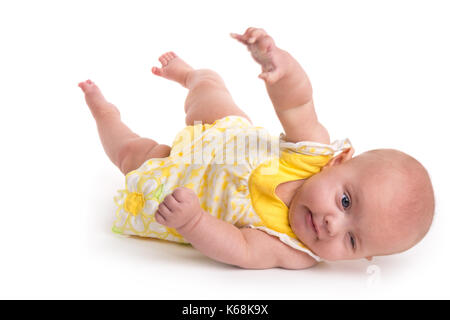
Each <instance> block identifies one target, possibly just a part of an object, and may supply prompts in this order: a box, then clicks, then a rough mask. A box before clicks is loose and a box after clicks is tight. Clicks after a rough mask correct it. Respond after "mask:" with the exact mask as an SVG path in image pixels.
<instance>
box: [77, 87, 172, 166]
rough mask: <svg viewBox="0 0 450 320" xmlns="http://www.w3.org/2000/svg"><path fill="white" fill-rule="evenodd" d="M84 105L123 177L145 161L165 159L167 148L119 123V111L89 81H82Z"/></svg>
mask: <svg viewBox="0 0 450 320" xmlns="http://www.w3.org/2000/svg"><path fill="white" fill-rule="evenodd" d="M79 87H80V88H81V89H82V90H83V92H84V94H85V98H86V103H87V105H88V106H89V109H90V110H91V113H92V115H93V116H94V119H95V121H96V122H97V128H98V133H99V135H100V140H101V142H102V145H103V148H104V149H105V152H106V154H107V155H108V157H109V159H111V161H112V162H113V163H114V164H115V165H116V166H117V167H118V168H119V169H120V171H122V172H123V173H124V174H127V173H128V172H130V171H132V170H135V169H137V168H138V167H139V166H140V165H141V164H142V163H143V162H144V161H145V160H147V159H150V158H164V157H168V156H169V154H170V147H169V146H167V145H163V144H158V143H157V142H156V141H154V140H152V139H147V138H141V137H140V136H138V135H137V134H136V133H134V132H133V131H131V130H130V129H129V128H128V127H127V126H126V125H125V124H124V123H123V122H122V121H121V120H120V113H119V110H118V109H117V108H116V107H115V106H114V105H113V104H111V103H109V102H108V101H106V100H105V98H104V97H103V95H102V93H101V92H100V89H99V88H98V87H97V86H96V85H95V84H94V83H93V82H92V81H90V80H87V81H85V82H81V83H80V84H79Z"/></svg>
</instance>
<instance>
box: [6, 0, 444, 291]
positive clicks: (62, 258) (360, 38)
mask: <svg viewBox="0 0 450 320" xmlns="http://www.w3.org/2000/svg"><path fill="white" fill-rule="evenodd" d="M448 13H449V9H448V8H447V7H446V4H445V1H370V2H369V1H307V2H306V1H305V2H301V1H279V0H277V1H261V0H259V1H230V0H229V1H220V2H218V1H192V0H190V1H175V0H172V1H159V2H156V1H102V2H100V1H71V2H69V1H2V2H1V3H0V47H1V49H0V108H1V114H0V137H1V138H0V143H1V144H0V147H1V158H0V164H1V184H0V188H1V189H0V195H1V196H0V197H1V198H0V199H1V211H0V212H1V216H0V229H1V230H0V298H3V299H5V298H7V299H12V298H43V299H49V298H61V299H66V298H76V299H78V298H87V299H93V298H126V299H127V298H138V299H201V298H202V299H230V298H235V299H301V298H364V299H365V298H447V299H448V298H450V294H449V286H450V277H449V272H448V271H447V269H448V268H449V263H450V247H449V244H450V243H449V237H448V234H449V228H450V225H449V216H448V210H449V197H448V190H449V179H448V178H449V174H448V166H447V163H446V162H447V161H448V156H449V155H450V152H449V150H448V142H447V139H448V136H449V129H448V119H449V118H448V109H449V107H450V96H449V82H450V81H449V74H450V62H449V59H448V57H449V56H450V47H449V42H448V30H450V20H449V19H448ZM249 26H257V27H262V28H264V29H265V30H267V31H268V32H269V33H270V34H271V35H272V36H273V37H274V39H275V41H276V43H277V45H278V46H280V47H282V48H283V49H286V50H288V51H289V52H291V54H292V55H294V56H295V57H296V58H297V59H298V60H299V61H300V62H301V63H302V65H303V67H304V68H305V70H306V71H307V72H308V74H309V76H310V78H311V81H312V83H313V87H314V98H315V102H316V108H317V113H318V115H319V117H320V119H321V121H322V122H323V124H325V126H327V128H328V130H329V132H330V134H331V136H332V139H338V138H345V137H349V138H350V139H351V141H352V142H353V144H354V146H355V148H356V151H357V153H360V152H363V151H366V150H369V149H373V148H379V147H390V148H397V149H401V150H403V151H405V152H407V153H410V154H411V155H413V156H414V157H416V158H417V159H419V160H420V161H421V162H422V163H423V164H424V165H425V166H426V167H427V168H428V170H429V172H430V175H431V176H432V179H433V183H434V187H435V192H436V203H437V207H436V216H435V220H434V223H433V225H432V228H431V230H430V232H429V234H428V235H427V236H426V238H425V239H424V240H423V241H422V242H420V244H419V245H417V246H416V247H414V248H413V249H411V250H409V251H407V252H405V253H403V254H398V255H395V256H390V257H377V258H375V259H374V260H373V261H372V262H368V261H366V260H364V261H346V262H339V263H324V264H321V265H319V266H318V267H316V268H313V269H310V270H305V271H288V270H282V269H272V270H259V271H252V270H242V269H238V268H234V267H231V266H227V265H223V264H220V263H216V262H214V261H212V260H210V259H208V258H206V257H204V256H202V255H201V254H200V253H198V252H197V251H195V250H194V249H192V248H191V247H188V246H183V245H177V244H171V243H166V242H163V241H158V240H141V239H134V238H124V237H120V236H117V235H115V234H113V233H112V232H111V223H112V221H113V212H114V204H113V201H112V197H113V196H114V195H115V192H116V190H117V189H120V188H122V187H123V181H124V180H123V176H122V175H121V173H120V172H119V170H118V169H117V168H115V167H114V166H113V164H112V163H110V162H109V160H108V158H107V157H106V155H105V154H104V152H103V149H102V147H101V144H100V141H99V138H98V135H97V132H96V127H95V123H94V121H93V119H92V118H91V115H90V113H89V110H88V108H87V106H86V105H85V103H84V99H83V95H82V93H81V90H80V89H79V88H78V87H77V84H78V82H79V81H82V80H86V79H92V80H94V81H95V82H96V83H97V84H98V85H99V86H100V88H101V89H102V90H103V93H104V95H105V96H106V97H107V99H108V100H110V101H111V102H113V103H115V104H116V105H117V106H118V107H119V109H120V110H121V113H122V118H123V120H124V121H125V122H126V123H127V124H128V125H129V126H130V127H131V128H132V129H133V130H135V131H136V132H137V133H139V134H141V135H143V136H147V137H151V138H153V139H155V140H157V141H158V142H160V143H165V144H169V145H170V144H171V143H172V140H173V138H174V137H175V134H176V133H177V132H178V131H179V130H180V129H181V128H183V126H184V113H183V103H184V98H185V95H186V91H185V89H183V88H182V87H181V86H179V85H178V84H176V83H172V82H169V81H167V80H165V79H161V78H158V77H156V76H154V75H152V74H151V71H150V69H151V67H152V66H153V65H159V63H158V57H159V55H160V54H162V53H164V52H166V51H170V50H173V51H174V52H176V53H177V54H179V55H180V56H181V57H182V58H184V59H185V60H186V61H187V62H188V63H190V64H191V65H192V66H194V67H196V68H211V69H214V70H216V71H217V72H218V73H220V74H221V75H222V77H223V78H224V80H225V82H226V83H227V85H228V88H229V90H230V91H231V93H232V95H233V97H234V99H235V101H236V102H237V103H238V105H239V106H241V107H242V108H243V109H244V110H245V112H246V113H247V114H249V116H250V117H251V118H252V120H253V122H254V124H255V125H259V126H264V127H266V128H268V129H269V130H270V131H271V132H272V133H273V134H275V135H278V134H279V133H280V132H281V126H280V124H279V123H278V121H277V118H276V117H275V113H274V111H273V108H272V106H271V104H270V101H269V99H268V97H267V94H266V92H265V88H264V85H263V82H262V80H260V79H258V78H257V75H258V74H259V67H258V66H257V65H256V63H254V62H253V60H252V59H251V57H250V55H249V53H248V52H247V50H246V49H245V48H244V47H243V46H242V45H241V44H239V43H238V42H236V41H234V40H233V39H231V38H230V37H229V33H230V32H244V31H245V29H246V28H247V27H249ZM370 270H375V272H374V273H373V274H371V273H370V272H371V271H370Z"/></svg>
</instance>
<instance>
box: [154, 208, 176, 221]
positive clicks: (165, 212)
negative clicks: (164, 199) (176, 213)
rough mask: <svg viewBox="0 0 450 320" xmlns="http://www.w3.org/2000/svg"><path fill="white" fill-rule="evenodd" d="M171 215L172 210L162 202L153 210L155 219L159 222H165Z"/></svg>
mask: <svg viewBox="0 0 450 320" xmlns="http://www.w3.org/2000/svg"><path fill="white" fill-rule="evenodd" d="M171 215H172V212H171V211H170V210H169V208H167V206H166V205H165V204H164V203H160V204H159V207H158V210H156V212H155V219H156V222H158V223H160V224H163V225H165V224H167V222H168V220H169V218H170V216H171Z"/></svg>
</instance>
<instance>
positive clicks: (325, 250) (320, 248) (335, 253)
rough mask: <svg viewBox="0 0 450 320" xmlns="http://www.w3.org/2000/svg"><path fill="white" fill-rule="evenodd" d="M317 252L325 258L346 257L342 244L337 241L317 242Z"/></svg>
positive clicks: (331, 259)
mask: <svg viewBox="0 0 450 320" xmlns="http://www.w3.org/2000/svg"><path fill="white" fill-rule="evenodd" d="M316 244H317V247H316V254H317V255H318V256H320V257H321V258H322V259H324V260H329V261H337V260H343V259H346V256H345V252H344V251H343V249H342V246H341V245H339V244H337V243H336V242H335V241H327V242H321V241H319V243H316Z"/></svg>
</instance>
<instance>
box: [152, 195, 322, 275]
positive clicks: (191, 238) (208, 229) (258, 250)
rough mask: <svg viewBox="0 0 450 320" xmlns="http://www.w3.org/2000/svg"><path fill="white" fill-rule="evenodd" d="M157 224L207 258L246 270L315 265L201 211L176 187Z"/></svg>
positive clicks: (265, 236)
mask: <svg viewBox="0 0 450 320" xmlns="http://www.w3.org/2000/svg"><path fill="white" fill-rule="evenodd" d="M155 218H156V221H157V222H158V223H161V224H163V225H165V226H168V227H171V228H175V229H176V230H177V231H178V233H180V234H181V235H182V236H183V237H184V238H185V239H186V240H187V241H188V242H190V243H191V244H192V246H194V247H195V248H196V249H197V250H199V251H200V252H202V253H203V254H205V255H206V256H208V257H210V258H212V259H214V260H217V261H220V262H224V263H228V264H232V265H236V266H239V267H242V268H248V269H266V268H273V267H282V268H287V269H304V268H308V267H311V266H313V265H314V264H316V261H315V260H314V259H313V258H311V257H310V256H308V255H307V254H305V253H303V252H300V251H297V250H295V249H292V248H290V247H288V246H287V245H285V244H284V243H282V242H281V241H279V240H278V239H277V238H275V237H272V236H270V235H268V234H266V233H265V232H263V231H260V230H256V229H249V228H244V229H239V228H237V227H235V226H234V225H232V224H230V223H227V222H225V221H222V220H219V219H217V218H215V217H213V216H211V215H210V214H209V213H207V212H205V211H204V210H202V208H201V207H200V203H199V200H198V197H197V195H196V194H195V193H194V192H193V191H192V190H190V189H187V188H177V189H175V190H174V192H173V193H172V194H170V195H168V196H167V197H166V198H165V199H164V201H163V202H162V203H161V204H160V206H159V208H158V211H157V212H156V214H155Z"/></svg>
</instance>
